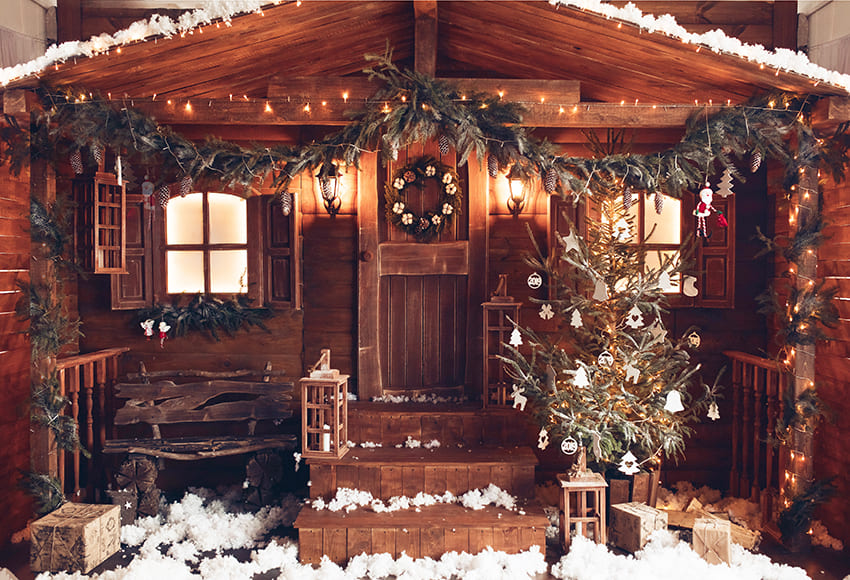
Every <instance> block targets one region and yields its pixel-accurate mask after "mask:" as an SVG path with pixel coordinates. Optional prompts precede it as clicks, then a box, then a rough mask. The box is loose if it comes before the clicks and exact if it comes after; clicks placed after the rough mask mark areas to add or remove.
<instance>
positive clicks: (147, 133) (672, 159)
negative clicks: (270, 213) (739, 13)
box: [0, 50, 850, 198]
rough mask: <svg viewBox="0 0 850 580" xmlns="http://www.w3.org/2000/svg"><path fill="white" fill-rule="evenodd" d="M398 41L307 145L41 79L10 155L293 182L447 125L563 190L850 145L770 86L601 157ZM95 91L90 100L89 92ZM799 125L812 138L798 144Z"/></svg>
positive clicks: (694, 181) (8, 136)
mask: <svg viewBox="0 0 850 580" xmlns="http://www.w3.org/2000/svg"><path fill="white" fill-rule="evenodd" d="M391 59H392V53H391V51H389V50H387V52H386V53H385V54H383V55H380V56H376V55H367V57H366V60H367V61H368V62H371V63H373V65H372V66H371V67H370V68H367V69H365V71H364V72H366V73H367V74H368V75H369V77H370V78H373V79H377V80H380V81H382V82H383V83H384V86H383V87H381V88H380V89H378V90H377V92H376V93H375V95H374V96H373V97H372V98H371V99H370V100H368V101H367V109H366V110H365V111H360V112H358V113H356V114H354V115H353V118H352V121H351V122H350V123H349V124H348V125H346V126H345V127H344V128H343V129H342V130H340V131H338V132H336V133H334V134H332V135H329V136H327V137H326V138H324V139H322V140H319V141H315V142H312V143H309V144H304V145H299V146H275V147H265V146H253V147H243V146H240V145H236V144H234V143H229V142H226V141H221V140H217V139H208V140H206V141H205V142H204V143H200V144H196V143H195V142H193V141H190V140H188V139H186V138H184V137H182V136H181V135H179V134H177V133H175V132H174V131H172V130H171V129H170V128H168V127H166V126H162V125H159V124H157V123H156V122H155V121H154V120H153V119H151V118H150V117H148V116H146V115H144V114H142V113H140V112H138V111H136V110H135V109H133V107H132V106H129V104H128V103H126V102H121V103H120V104H115V103H110V102H107V101H105V100H103V99H101V98H100V97H98V96H97V95H94V94H92V93H90V92H87V91H85V90H80V89H69V90H65V91H56V90H52V89H49V88H42V89H40V90H39V96H40V97H41V100H42V103H43V106H44V111H43V112H42V113H41V114H34V118H33V123H31V127H32V128H22V127H19V126H18V125H17V123H16V121H15V120H14V118H11V117H9V118H7V127H5V128H4V129H3V131H2V133H0V138H2V139H3V141H4V142H6V143H7V144H8V145H9V146H10V148H9V149H8V150H6V151H5V157H4V159H3V161H5V162H8V163H10V167H11V169H12V170H13V171H16V170H17V171H19V170H20V168H21V167H22V163H24V162H25V161H26V160H27V159H29V158H30V157H31V156H33V155H35V156H37V157H45V158H49V159H52V160H54V161H55V160H57V159H65V158H67V155H68V154H69V153H70V152H71V151H74V150H79V149H81V148H85V147H88V148H89V150H91V149H93V148H102V147H103V146H108V147H110V148H112V149H114V150H125V151H131V152H137V153H138V154H140V155H141V157H142V158H143V159H145V160H149V161H151V162H154V161H156V162H157V164H158V165H159V166H161V167H162V169H163V172H162V175H161V176H160V178H159V180H160V182H164V181H178V180H179V179H180V178H182V177H183V176H188V177H190V178H192V179H193V181H195V182H201V181H203V180H205V179H218V180H220V181H221V182H222V183H224V184H226V185H228V186H231V187H232V186H238V185H241V186H243V195H245V196H250V195H252V192H251V189H250V186H251V185H252V184H255V183H256V182H257V181H258V180H264V179H266V178H268V177H269V176H271V177H272V185H273V187H274V188H275V189H276V190H277V191H284V190H285V189H286V187H287V186H288V185H289V183H290V182H291V181H292V179H293V178H294V177H295V176H296V175H298V174H300V173H301V172H303V171H306V170H310V171H313V170H315V169H316V168H318V167H320V166H322V165H323V164H325V163H330V162H335V161H343V162H345V163H347V164H349V165H354V166H357V164H358V162H359V159H360V155H361V154H362V153H363V152H364V151H381V152H382V155H383V158H384V160H388V159H393V158H394V156H395V154H396V153H397V151H399V150H400V149H402V148H403V147H405V146H407V145H409V144H411V143H416V142H421V141H423V140H427V139H431V138H435V137H438V136H442V137H443V138H444V139H441V140H442V141H444V142H448V144H449V145H451V146H453V147H454V148H455V149H456V151H457V152H458V158H459V162H460V163H464V162H465V161H466V160H467V159H468V158H469V156H470V155H472V154H473V153H474V154H475V155H477V156H478V158H479V159H482V160H483V159H484V157H485V156H487V155H490V156H492V157H494V158H495V159H496V160H497V161H498V165H499V166H500V167H508V166H511V165H517V166H518V168H519V169H520V170H521V171H522V172H523V173H524V174H525V175H526V176H531V175H534V176H537V177H539V178H541V179H542V178H543V177H544V176H545V175H547V174H549V175H550V177H551V175H552V173H553V172H554V175H555V176H557V180H556V187H555V191H556V192H557V193H558V194H559V195H561V196H567V195H573V196H575V197H581V196H583V195H584V194H585V193H587V192H589V191H593V190H596V189H598V188H599V187H611V186H614V185H615V184H618V183H620V182H622V183H623V184H624V185H628V186H630V187H632V188H633V189H634V190H636V191H650V192H654V191H661V192H663V193H666V194H667V195H670V196H672V197H676V198H681V197H682V195H684V193H685V192H687V191H689V190H692V189H694V188H695V187H697V186H699V185H700V184H702V183H703V182H704V180H705V174H706V172H708V171H711V170H714V169H716V168H717V167H719V168H720V169H721V170H722V169H725V168H729V169H731V170H732V172H733V174H734V175H735V176H737V177H738V178H739V179H740V178H742V176H741V175H740V174H739V173H738V172H737V170H736V169H735V166H734V165H733V161H734V159H733V158H742V157H744V156H746V155H749V154H751V153H753V152H756V151H757V152H759V154H760V155H762V156H763V157H765V158H768V157H769V158H773V159H777V160H779V161H780V162H782V163H783V164H784V165H785V167H786V183H787V184H792V183H796V180H797V178H798V172H797V170H798V168H799V167H800V166H802V165H804V164H819V163H820V164H824V165H829V166H830V167H833V165H835V167H833V169H835V170H837V171H842V170H843V169H842V168H841V166H840V164H841V161H843V160H846V156H847V153H846V152H847V147H848V145H850V143H848V139H847V138H846V134H841V135H839V134H837V135H836V136H835V138H833V139H828V140H825V141H821V142H816V141H815V140H814V139H811V138H800V137H803V136H805V137H811V131H810V129H809V128H808V127H807V126H806V125H805V124H804V123H803V122H802V118H803V116H804V114H805V113H806V112H807V111H808V107H809V106H810V105H811V103H810V102H808V101H805V100H803V99H801V98H797V97H794V96H793V95H779V96H775V95H774V96H764V97H761V98H758V99H755V100H753V101H752V102H751V103H749V104H747V105H742V106H734V107H717V108H716V110H714V109H712V108H705V109H703V110H702V111H700V112H699V113H697V114H696V115H694V116H693V117H692V119H691V120H690V121H689V123H688V124H687V127H686V133H685V135H684V137H683V138H682V140H681V141H680V142H679V143H677V144H676V145H674V146H673V147H671V148H669V149H666V150H664V151H661V152H658V153H654V154H648V155H639V154H622V153H618V154H611V155H606V156H603V157H598V158H591V159H588V158H582V157H572V156H561V155H556V154H555V153H554V146H553V145H552V144H551V143H549V142H547V141H540V140H538V139H536V138H534V137H533V135H532V134H531V131H530V130H529V129H526V128H524V127H523V126H522V125H521V123H522V114H523V113H524V109H523V107H522V106H521V105H519V104H517V103H512V102H509V101H503V100H501V99H499V98H498V97H497V96H495V95H484V94H479V93H471V94H463V95H462V94H461V93H460V91H459V90H458V89H457V88H456V87H454V86H453V85H452V84H451V83H449V82H446V81H439V80H436V79H434V78H431V77H428V76H425V75H422V74H420V73H417V72H413V71H409V70H404V71H402V70H400V69H399V68H398V67H396V66H395V65H394V64H393V63H392V60H391ZM81 94H90V95H92V98H86V99H85V100H81V99H80V97H79V95H81ZM789 133H796V134H797V136H798V141H799V142H800V143H804V144H811V147H809V145H805V146H804V147H809V148H808V149H806V150H804V151H798V152H797V154H796V155H791V154H789V152H788V150H787V147H786V145H785V142H786V139H787V137H788V135H789Z"/></svg>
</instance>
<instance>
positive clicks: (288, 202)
mask: <svg viewBox="0 0 850 580" xmlns="http://www.w3.org/2000/svg"><path fill="white" fill-rule="evenodd" d="M280 211H281V212H282V213H283V215H289V214H290V213H292V193H291V192H289V191H282V192H281V193H280Z"/></svg>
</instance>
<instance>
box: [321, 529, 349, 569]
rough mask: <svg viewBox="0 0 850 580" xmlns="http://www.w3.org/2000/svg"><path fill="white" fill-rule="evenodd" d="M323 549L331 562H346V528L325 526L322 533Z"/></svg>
mask: <svg viewBox="0 0 850 580" xmlns="http://www.w3.org/2000/svg"><path fill="white" fill-rule="evenodd" d="M322 550H323V552H324V555H325V556H327V557H328V558H329V559H330V561H331V562H335V563H337V564H343V563H345V562H346V561H347V560H348V551H347V550H348V540H347V530H346V528H325V529H324V532H323V533H322Z"/></svg>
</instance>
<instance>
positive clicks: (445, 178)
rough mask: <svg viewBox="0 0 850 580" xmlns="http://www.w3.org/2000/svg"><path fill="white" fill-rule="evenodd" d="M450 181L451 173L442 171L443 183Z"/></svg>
mask: <svg viewBox="0 0 850 580" xmlns="http://www.w3.org/2000/svg"><path fill="white" fill-rule="evenodd" d="M451 182H452V174H451V173H448V172H446V173H444V174H443V183H451Z"/></svg>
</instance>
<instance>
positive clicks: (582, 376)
mask: <svg viewBox="0 0 850 580" xmlns="http://www.w3.org/2000/svg"><path fill="white" fill-rule="evenodd" d="M573 386H575V387H580V388H584V387H589V386H590V378H589V377H588V376H587V371H586V370H584V367H579V368H578V370H577V371H576V372H575V376H573Z"/></svg>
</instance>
